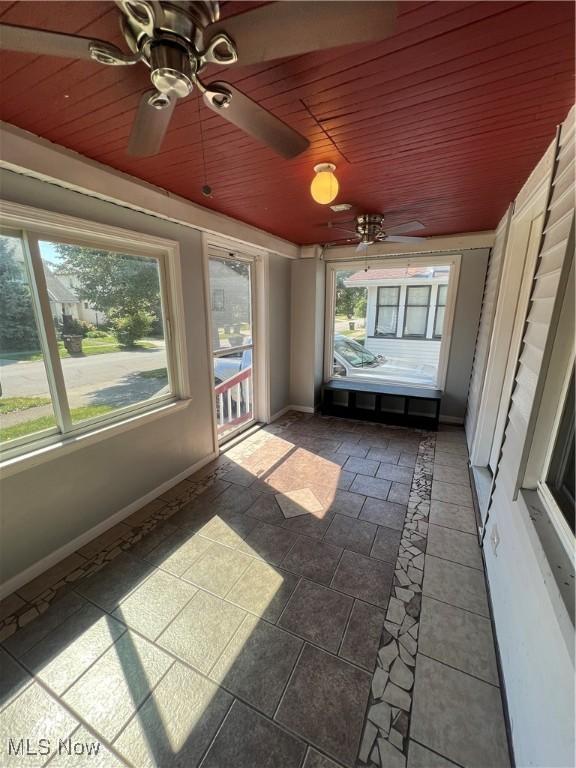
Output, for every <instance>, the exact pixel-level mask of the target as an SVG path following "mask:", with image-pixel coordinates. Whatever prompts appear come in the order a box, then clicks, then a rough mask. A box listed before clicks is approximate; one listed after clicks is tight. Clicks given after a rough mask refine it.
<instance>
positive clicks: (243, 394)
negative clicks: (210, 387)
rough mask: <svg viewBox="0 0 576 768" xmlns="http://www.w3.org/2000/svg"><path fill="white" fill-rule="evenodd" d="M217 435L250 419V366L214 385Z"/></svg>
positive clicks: (251, 394)
mask: <svg viewBox="0 0 576 768" xmlns="http://www.w3.org/2000/svg"><path fill="white" fill-rule="evenodd" d="M214 391H215V393H216V417H217V421H218V435H222V434H223V433H224V432H227V431H228V430H230V429H231V428H233V427H236V426H239V425H240V424H244V423H245V422H247V421H250V420H251V419H252V401H253V393H252V367H248V368H244V370H243V371H239V372H238V373H236V374H235V375H234V376H232V377H231V378H229V379H227V380H226V381H223V382H222V384H218V385H217V386H216V387H214Z"/></svg>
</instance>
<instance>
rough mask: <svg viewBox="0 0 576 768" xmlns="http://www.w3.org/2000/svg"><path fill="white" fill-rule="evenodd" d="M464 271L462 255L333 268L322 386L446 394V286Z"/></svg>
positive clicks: (329, 275) (329, 267)
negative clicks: (360, 384) (333, 383)
mask: <svg viewBox="0 0 576 768" xmlns="http://www.w3.org/2000/svg"><path fill="white" fill-rule="evenodd" d="M459 263H460V257H459V256H457V255H456V256H454V255H450V257H449V258H446V257H445V258H444V260H442V259H439V257H438V256H436V257H417V258H414V259H413V260H412V261H410V260H409V259H408V258H398V259H395V260H394V261H392V260H391V259H386V260H382V261H373V262H371V264H370V266H369V268H368V269H367V268H366V265H365V264H363V263H362V262H354V261H352V262H348V263H346V264H342V262H339V263H335V262H333V263H330V262H329V263H328V265H327V297H326V334H325V335H326V343H325V358H324V377H325V379H326V380H329V379H330V378H333V377H341V378H348V379H350V378H356V377H357V378H359V379H364V380H365V381H375V380H378V381H380V382H382V383H390V384H406V385H416V386H423V387H438V388H441V387H443V386H444V379H445V376H446V369H447V365H448V349H449V345H450V331H451V315H452V313H453V312H454V301H453V299H452V298H450V297H451V290H452V289H451V287H449V286H451V285H452V280H454V282H455V283H456V284H457V280H458V268H459ZM227 298H228V294H227ZM437 305H438V306H437ZM445 315H446V317H445ZM435 330H437V331H438V332H439V335H435Z"/></svg>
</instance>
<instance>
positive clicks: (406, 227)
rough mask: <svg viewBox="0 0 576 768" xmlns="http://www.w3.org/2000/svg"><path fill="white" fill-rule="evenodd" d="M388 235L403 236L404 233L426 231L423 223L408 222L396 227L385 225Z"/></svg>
mask: <svg viewBox="0 0 576 768" xmlns="http://www.w3.org/2000/svg"><path fill="white" fill-rule="evenodd" d="M384 229H385V230H386V234H387V235H401V234H403V233H404V232H417V231H418V230H419V229H426V227H425V226H424V224H422V222H421V221H406V222H405V223H404V224H397V225H396V226H395V227H387V226H386V224H384Z"/></svg>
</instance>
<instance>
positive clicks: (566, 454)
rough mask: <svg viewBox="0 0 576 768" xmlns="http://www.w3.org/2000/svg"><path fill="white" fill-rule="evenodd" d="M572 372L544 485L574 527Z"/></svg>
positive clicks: (571, 526)
mask: <svg viewBox="0 0 576 768" xmlns="http://www.w3.org/2000/svg"><path fill="white" fill-rule="evenodd" d="M574 416H575V414H574V373H572V379H571V383H570V386H569V388H568V393H567V396H566V401H565V405H564V409H563V412H562V418H561V420H560V425H559V429H558V433H557V435H556V442H555V444H554V449H553V451H552V457H551V460H550V465H549V467H548V474H547V477H546V485H547V486H548V490H549V491H550V493H551V494H552V496H553V497H554V499H555V501H556V503H557V505H558V507H559V509H560V511H561V513H562V515H563V516H564V519H565V520H566V522H567V523H568V526H569V527H570V529H571V530H572V533H574V532H575V528H574V460H575V456H574Z"/></svg>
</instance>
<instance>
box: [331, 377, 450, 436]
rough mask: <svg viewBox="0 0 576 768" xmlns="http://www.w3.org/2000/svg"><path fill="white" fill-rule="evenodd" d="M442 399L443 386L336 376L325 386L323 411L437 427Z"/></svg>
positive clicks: (349, 417) (344, 415)
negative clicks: (360, 379) (431, 387)
mask: <svg viewBox="0 0 576 768" xmlns="http://www.w3.org/2000/svg"><path fill="white" fill-rule="evenodd" d="M441 400H442V390H441V389H425V388H424V387H404V386H399V385H394V384H379V383H377V382H374V383H373V382H370V381H350V380H349V379H348V380H346V381H344V380H342V381H339V380H337V379H333V380H332V381H329V382H327V383H326V384H323V385H322V413H323V414H324V415H325V416H341V417H343V418H347V419H362V420H364V421H379V422H384V423H385V424H400V425H404V426H409V427H418V428H421V429H434V430H436V429H438V419H439V417H440V402H441Z"/></svg>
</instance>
